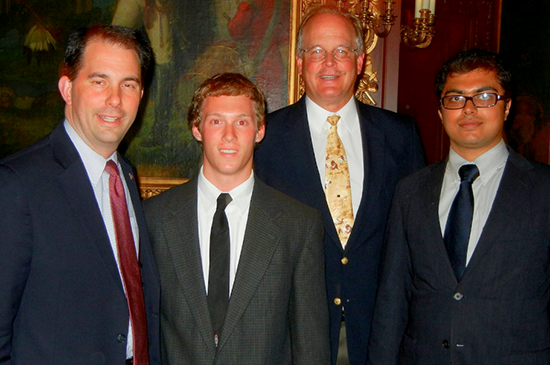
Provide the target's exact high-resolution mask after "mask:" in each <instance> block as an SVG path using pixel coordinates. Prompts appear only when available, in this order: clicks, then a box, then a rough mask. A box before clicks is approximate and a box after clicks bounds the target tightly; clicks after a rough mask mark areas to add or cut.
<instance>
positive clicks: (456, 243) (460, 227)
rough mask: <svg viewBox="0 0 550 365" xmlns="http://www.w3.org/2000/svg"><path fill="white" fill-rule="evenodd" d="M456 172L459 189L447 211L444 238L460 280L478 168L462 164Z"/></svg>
mask: <svg viewBox="0 0 550 365" xmlns="http://www.w3.org/2000/svg"><path fill="white" fill-rule="evenodd" d="M458 174H459V175H460V189H459V190H458V194H456V197H455V200H454V201H453V205H452V207H451V211H450V212H449V218H448V219H447V225H446V227H445V238H444V240H445V248H446V249H447V253H448V254H449V259H450V260H451V265H452V267H453V270H454V272H455V275H456V279H457V280H458V281H460V279H462V275H463V274H464V270H465V269H466V254H467V252H468V240H469V239H470V230H471V227H472V217H473V215H474V193H473V192H472V183H473V182H474V180H475V179H476V178H477V177H478V176H479V170H478V168H477V166H476V165H464V166H462V167H461V168H460V170H458Z"/></svg>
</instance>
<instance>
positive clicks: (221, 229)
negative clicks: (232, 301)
mask: <svg viewBox="0 0 550 365" xmlns="http://www.w3.org/2000/svg"><path fill="white" fill-rule="evenodd" d="M231 200H233V199H232V198H231V195H229V194H227V193H222V194H220V196H218V205H217V207H216V212H215V213H214V219H213V220H212V230H211V231H210V269H209V276H208V298H207V301H208V310H209V311H210V319H211V320H212V329H213V330H214V343H215V344H216V346H218V343H219V338H220V335H221V332H222V327H223V322H224V321H225V313H226V312H227V306H228V304H229V254H230V253H229V224H228V222H227V216H226V215H225V208H226V207H227V205H228V204H229V203H231Z"/></svg>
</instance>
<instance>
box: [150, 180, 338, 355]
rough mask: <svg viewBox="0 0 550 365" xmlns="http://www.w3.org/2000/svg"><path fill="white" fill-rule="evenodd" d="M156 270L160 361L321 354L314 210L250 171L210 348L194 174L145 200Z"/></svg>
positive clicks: (320, 268)
mask: <svg viewBox="0 0 550 365" xmlns="http://www.w3.org/2000/svg"><path fill="white" fill-rule="evenodd" d="M144 207H145V212H146V217H147V222H148V224H149V226H150V233H151V239H152V242H153V250H154V252H155V255H156V258H157V260H158V266H159V272H160V277H161V354H162V359H163V363H164V364H168V365H169V364H174V365H175V364H178V365H184V364H189V365H202V364H224V365H228V364H231V365H233V364H246V365H253V364H258V365H266V364H273V365H284V364H311V365H321V364H328V363H329V356H330V355H329V337H328V309H327V304H326V290H325V280H324V259H323V244H322V242H323V241H322V236H323V225H322V220H321V217H320V214H319V213H318V212H316V211H315V210H313V209H311V208H309V207H306V206H305V205H302V204H301V203H298V202H296V201H294V200H293V199H291V198H289V197H287V196H286V195H284V194H282V193H280V192H278V191H276V190H274V189H272V188H270V187H268V186H267V185H265V184H264V183H262V182H261V181H259V180H258V179H256V182H255V184H254V191H253V194H252V200H251V203H250V212H249V218H248V223H247V227H246V233H245V237H244V243H243V248H242V252H241V256H240V260H239V266H238V270H237V274H236V278H235V283H234V286H233V290H232V294H231V299H230V302H229V307H228V310H227V315H226V319H225V324H224V327H223V331H222V332H223V335H222V338H221V341H220V345H219V347H218V348H217V349H216V347H215V346H214V341H213V331H212V326H211V323H210V314H209V312H208V306H207V300H206V291H205V284H204V279H203V274H202V267H201V257H200V250H199V235H198V222H197V179H193V180H191V181H190V182H189V183H187V184H183V185H180V186H177V187H174V188H172V189H170V190H169V191H167V192H165V193H163V194H161V195H159V196H158V197H155V198H151V199H149V200H147V201H145V203H144Z"/></svg>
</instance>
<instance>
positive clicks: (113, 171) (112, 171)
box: [105, 160, 124, 196]
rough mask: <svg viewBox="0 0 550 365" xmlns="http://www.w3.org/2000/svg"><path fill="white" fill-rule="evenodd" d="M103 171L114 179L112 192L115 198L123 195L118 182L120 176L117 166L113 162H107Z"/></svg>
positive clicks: (122, 189) (120, 181)
mask: <svg viewBox="0 0 550 365" xmlns="http://www.w3.org/2000/svg"><path fill="white" fill-rule="evenodd" d="M105 171H107V172H108V173H109V175H111V177H112V178H114V179H115V183H114V192H115V194H116V195H117V196H122V195H123V194H124V187H123V186H122V180H120V174H119V172H118V166H117V165H116V162H115V161H113V160H109V161H107V164H106V165H105Z"/></svg>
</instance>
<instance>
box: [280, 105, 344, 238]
mask: <svg viewBox="0 0 550 365" xmlns="http://www.w3.org/2000/svg"><path fill="white" fill-rule="evenodd" d="M292 108H293V110H292V112H291V114H290V116H289V118H288V119H287V120H286V124H287V126H288V128H286V132H285V140H286V141H287V144H286V149H287V153H286V156H291V158H290V157H289V158H288V163H290V164H292V167H291V170H292V171H295V172H296V174H298V175H299V178H298V179H297V181H303V182H313V183H312V185H310V186H308V188H307V189H303V192H302V193H301V194H303V195H305V196H306V198H305V199H300V200H302V201H303V202H305V203H306V204H307V205H309V206H311V207H313V208H315V209H317V210H318V211H320V212H321V213H322V215H323V223H324V225H325V234H327V235H328V236H330V238H331V239H332V241H333V242H335V243H337V244H338V246H340V248H341V245H340V239H339V238H338V234H337V233H336V228H334V223H333V221H332V216H331V214H330V210H329V208H328V205H327V201H326V198H325V188H324V187H323V185H322V184H321V177H320V176H319V168H318V166H317V162H316V160H315V153H314V152H313V144H312V142H311V133H310V131H309V124H308V119H307V110H306V102H305V97H302V98H301V99H300V100H299V101H298V102H297V103H296V104H294V105H293V106H292Z"/></svg>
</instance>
